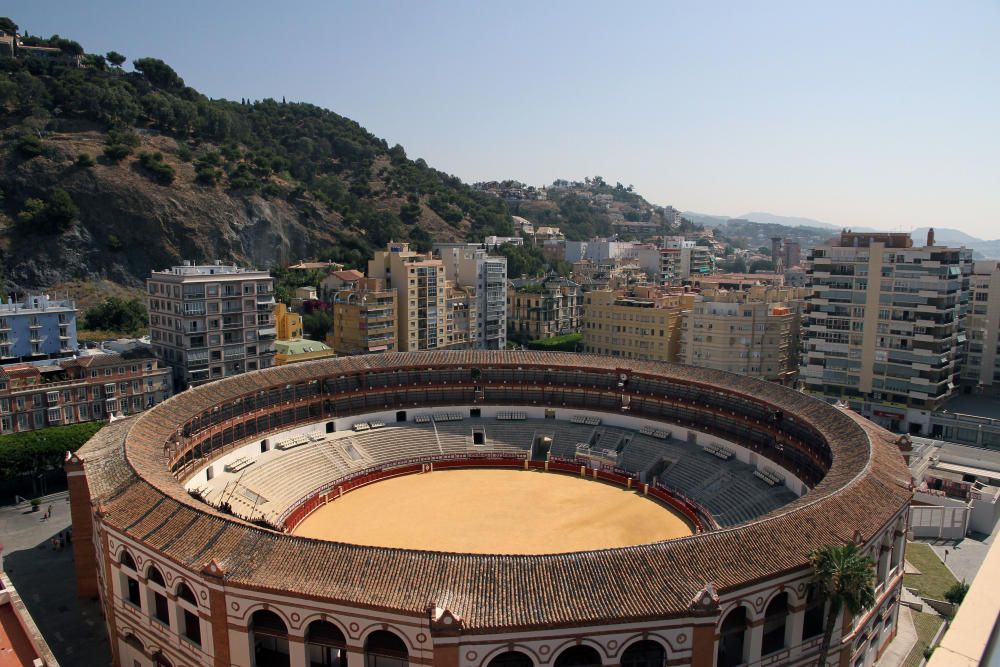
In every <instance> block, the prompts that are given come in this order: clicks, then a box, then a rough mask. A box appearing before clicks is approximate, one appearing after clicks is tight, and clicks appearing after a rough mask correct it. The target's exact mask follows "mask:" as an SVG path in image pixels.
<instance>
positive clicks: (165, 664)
mask: <svg viewBox="0 0 1000 667" xmlns="http://www.w3.org/2000/svg"><path fill="white" fill-rule="evenodd" d="M153 667H174V666H173V665H172V664H171V663H170V661H169V660H167V659H166V657H164V655H163V654H162V653H160V652H159V651H157V652H156V655H154V656H153Z"/></svg>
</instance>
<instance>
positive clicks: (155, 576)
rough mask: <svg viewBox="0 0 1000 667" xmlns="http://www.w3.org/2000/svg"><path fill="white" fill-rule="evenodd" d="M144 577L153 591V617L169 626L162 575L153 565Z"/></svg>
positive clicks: (168, 612)
mask: <svg viewBox="0 0 1000 667" xmlns="http://www.w3.org/2000/svg"><path fill="white" fill-rule="evenodd" d="M146 579H147V580H148V581H149V588H150V590H151V591H152V593H153V618H155V619H156V620H158V621H159V622H160V623H163V624H164V625H166V626H167V627H170V611H169V607H168V606H167V596H166V595H165V593H166V583H165V582H164V581H163V575H162V574H161V573H160V571H159V570H158V569H157V568H156V566H154V565H150V566H149V572H148V573H147V576H146Z"/></svg>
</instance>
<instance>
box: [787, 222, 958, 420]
mask: <svg viewBox="0 0 1000 667" xmlns="http://www.w3.org/2000/svg"><path fill="white" fill-rule="evenodd" d="M971 257H972V251H971V250H969V249H966V248H948V247H942V246H936V245H934V233H933V230H931V231H930V232H929V233H928V239H927V244H926V245H924V246H920V247H914V246H913V241H912V239H911V238H910V236H909V235H908V234H905V233H871V234H869V233H860V232H858V233H855V232H850V231H844V232H843V233H841V234H840V236H838V237H837V238H835V239H832V240H831V241H828V242H827V243H825V244H822V245H818V246H816V247H815V248H814V249H813V251H812V256H811V260H812V269H811V270H810V273H811V275H812V283H813V296H812V297H810V299H809V301H808V303H807V308H806V311H807V312H806V315H805V318H804V320H803V326H802V341H803V356H802V368H801V373H800V376H801V378H802V380H803V384H804V387H805V389H807V390H809V391H812V392H817V393H821V394H824V395H826V396H827V397H836V398H839V399H843V400H846V401H848V402H849V403H850V404H851V407H852V408H854V409H855V410H856V411H858V412H859V413H861V414H863V415H865V416H866V417H868V418H870V419H873V420H874V421H876V422H878V423H880V424H881V425H883V426H885V427H887V428H889V429H890V430H893V431H909V432H911V433H915V434H919V433H929V431H930V428H929V423H930V414H931V412H932V411H934V410H937V409H939V408H940V407H941V406H942V405H943V404H944V403H945V401H946V400H947V399H948V398H949V397H950V396H951V395H952V393H953V391H954V388H955V381H956V380H957V378H958V372H959V364H960V356H961V351H962V349H963V345H962V339H963V337H964V332H965V313H966V309H967V306H968V296H969V274H970V272H971V268H972V262H971Z"/></svg>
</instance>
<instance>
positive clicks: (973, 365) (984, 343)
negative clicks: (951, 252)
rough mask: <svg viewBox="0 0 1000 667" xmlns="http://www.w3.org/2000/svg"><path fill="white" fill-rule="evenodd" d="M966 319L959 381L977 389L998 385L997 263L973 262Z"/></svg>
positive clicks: (999, 286)
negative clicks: (963, 357)
mask: <svg viewBox="0 0 1000 667" xmlns="http://www.w3.org/2000/svg"><path fill="white" fill-rule="evenodd" d="M970 289H971V292H972V294H971V299H970V303H969V315H968V317H967V318H966V332H967V337H968V340H967V342H966V351H965V359H964V363H963V364H962V376H961V379H962V383H963V384H966V385H971V386H973V387H975V388H977V389H994V390H995V389H998V388H1000V262H997V261H996V260H988V261H981V262H975V263H974V264H973V266H972V276H971V278H970Z"/></svg>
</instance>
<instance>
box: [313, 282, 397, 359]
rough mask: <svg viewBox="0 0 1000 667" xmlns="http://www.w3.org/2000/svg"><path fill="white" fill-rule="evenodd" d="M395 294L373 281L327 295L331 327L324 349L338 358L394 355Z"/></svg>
mask: <svg viewBox="0 0 1000 667" xmlns="http://www.w3.org/2000/svg"><path fill="white" fill-rule="evenodd" d="M396 294H397V292H396V290H392V289H388V288H386V286H385V282H384V281H382V280H379V279H377V278H363V279H361V280H359V281H358V282H357V284H356V285H355V286H354V287H348V288H345V289H340V290H334V291H333V292H331V299H330V301H331V304H330V308H331V312H332V314H333V326H332V328H331V330H330V333H329V334H328V335H327V339H326V342H327V345H329V346H330V347H332V348H333V350H334V352H336V353H337V354H338V355H348V354H370V353H374V352H395V351H396V350H397V349H398V345H397V343H396V333H397V331H398V327H399V323H398V322H397V319H396V317H397V309H396Z"/></svg>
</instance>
